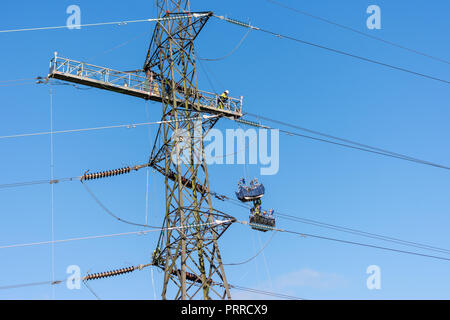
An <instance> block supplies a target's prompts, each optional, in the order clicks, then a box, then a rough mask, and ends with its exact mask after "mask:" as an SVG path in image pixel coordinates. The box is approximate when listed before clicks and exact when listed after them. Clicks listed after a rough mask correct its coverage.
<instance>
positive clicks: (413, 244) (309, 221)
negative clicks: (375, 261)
mask: <svg viewBox="0 0 450 320" xmlns="http://www.w3.org/2000/svg"><path fill="white" fill-rule="evenodd" d="M224 200H228V201H230V203H233V204H235V205H237V206H240V207H242V208H245V209H250V206H247V205H244V204H243V203H241V202H240V201H238V200H234V199H231V198H229V197H225V198H224ZM273 215H274V216H277V217H279V218H281V219H287V220H291V221H296V222H300V223H303V224H309V225H314V226H316V227H321V228H326V229H332V230H336V231H340V232H344V233H349V234H354V235H358V236H362V237H366V238H372V239H377V240H382V241H386V242H391V243H396V244H400V245H404V246H409V247H415V248H420V249H423V250H428V251H434V252H439V253H444V254H450V250H448V249H444V248H439V247H435V246H430V245H427V244H423V243H419V242H414V241H407V240H402V239H399V238H394V237H389V236H385V235H380V234H376V233H371V232H366V231H362V230H357V229H353V228H348V227H343V226H338V225H333V224H329V223H324V222H320V221H317V220H312V219H306V218H302V217H298V216H293V215H288V214H285V213H280V212H278V211H277V210H275V212H274V213H273Z"/></svg>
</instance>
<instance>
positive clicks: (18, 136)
mask: <svg viewBox="0 0 450 320" xmlns="http://www.w3.org/2000/svg"><path fill="white" fill-rule="evenodd" d="M205 117H208V118H212V117H216V116H203V117H191V118H180V119H177V120H164V121H155V122H140V123H130V124H120V125H115V126H103V127H92V128H82V129H69V130H59V131H53V132H48V131H46V132H35V133H21V134H14V135H7V136H0V139H10V138H21V137H31V136H42V135H49V134H59V133H74V132H85V131H93V130H105V129H117V128H135V127H139V126H148V125H155V124H164V123H172V122H180V121H190V120H202V119H204V118H205Z"/></svg>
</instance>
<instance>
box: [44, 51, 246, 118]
mask: <svg viewBox="0 0 450 320" xmlns="http://www.w3.org/2000/svg"><path fill="white" fill-rule="evenodd" d="M48 77H49V78H53V79H58V80H63V81H68V82H73V83H77V84H81V85H85V86H89V87H95V88H99V89H103V90H109V91H114V92H118V93H121V94H126V95H130V96H134V97H138V98H142V99H145V100H152V101H156V102H162V101H163V97H162V93H163V92H165V91H168V90H167V88H165V89H166V90H164V91H163V90H162V86H161V80H160V79H158V77H157V76H156V77H151V78H149V77H147V76H146V75H145V74H144V73H143V72H142V71H136V72H135V71H133V72H125V71H117V70H113V69H109V68H104V67H99V66H95V65H92V64H88V63H84V62H80V61H75V60H70V59H67V58H62V57H58V56H57V54H56V53H55V56H54V57H53V58H52V60H51V61H50V71H49V75H48ZM182 91H183V88H181V86H179V87H177V88H176V89H175V91H174V93H175V101H174V99H173V94H170V97H169V96H166V100H168V101H169V103H170V104H172V105H174V104H175V103H176V104H177V106H179V107H180V108H185V98H184V97H185V94H184V92H182ZM189 95H190V99H189V100H190V101H188V102H187V104H188V108H189V109H192V110H196V111H199V112H204V113H210V114H215V115H219V116H224V117H231V118H234V119H237V118H240V117H242V102H243V97H240V99H236V98H232V97H228V98H227V99H226V101H223V100H221V99H220V98H219V95H217V94H215V93H211V92H206V91H200V90H198V91H197V92H190V93H189ZM192 101H196V102H192Z"/></svg>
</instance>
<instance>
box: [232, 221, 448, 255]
mask: <svg viewBox="0 0 450 320" xmlns="http://www.w3.org/2000/svg"><path fill="white" fill-rule="evenodd" d="M236 222H237V223H241V224H243V225H251V224H249V223H248V222H247V221H236ZM272 230H273V231H278V232H283V233H290V234H295V235H298V236H301V237H306V238H307V237H310V238H316V239H322V240H329V241H334V242H340V243H345V244H351V245H356V246H361V247H368V248H374V249H380V250H386V251H391V252H396V253H404V254H409V255H415V256H421V257H425V258H432V259H438V260H445V261H450V258H446V257H440V256H433V255H429V254H425V253H419V252H414V251H406V250H400V249H395V248H389V247H382V246H377V245H372V244H367V243H362V242H356V241H349V240H343V239H337V238H331V237H325V236H321V235H317V234H310V233H304V232H297V231H292V230H285V229H278V228H273V229H272Z"/></svg>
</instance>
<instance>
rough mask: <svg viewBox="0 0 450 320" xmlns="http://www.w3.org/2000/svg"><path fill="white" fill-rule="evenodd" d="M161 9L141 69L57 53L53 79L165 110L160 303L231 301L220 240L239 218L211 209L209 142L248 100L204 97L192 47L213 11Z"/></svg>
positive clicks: (175, 3) (166, 3) (179, 1)
mask: <svg viewBox="0 0 450 320" xmlns="http://www.w3.org/2000/svg"><path fill="white" fill-rule="evenodd" d="M156 3H157V12H158V21H157V25H156V27H155V30H154V32H153V36H152V40H151V43H150V47H149V50H148V53H147V57H146V60H145V64H144V68H143V69H142V70H136V71H117V70H113V69H110V68H106V67H99V66H95V65H91V64H88V63H84V62H80V61H75V60H71V59H67V58H62V57H59V56H58V54H57V52H55V55H54V57H53V59H52V60H51V61H50V71H49V78H54V79H59V80H63V81H69V82H73V83H77V84H82V85H86V86H91V87H95V88H99V89H103V90H108V91H113V92H116V93H120V94H126V95H130V96H134V97H138V98H142V99H145V100H152V101H156V102H160V103H162V120H163V122H162V124H161V125H160V127H159V129H158V134H157V136H156V140H155V144H154V146H153V150H152V152H151V155H150V159H149V162H148V166H151V167H152V168H154V169H155V170H156V171H158V172H159V173H161V174H163V175H164V176H165V197H166V201H165V202H166V209H165V215H164V222H163V231H162V232H161V234H160V237H159V241H158V244H157V247H156V249H155V250H154V252H153V254H152V260H153V264H154V265H155V266H158V267H160V268H161V269H163V270H164V284H163V290H162V298H163V299H167V298H168V294H170V295H171V294H172V293H171V292H170V293H168V288H169V286H170V284H172V285H174V288H175V294H174V295H173V298H174V299H194V298H199V297H200V296H201V297H203V299H212V298H220V299H231V295H230V289H229V288H230V286H229V284H228V281H227V278H226V276H225V270H224V267H223V263H222V258H221V256H220V250H219V246H218V243H217V240H218V239H219V238H220V236H221V235H222V234H223V232H225V230H226V229H227V228H228V227H229V226H230V225H231V223H233V222H234V218H232V217H230V216H228V215H226V214H224V213H221V212H219V211H217V210H215V209H214V208H213V206H212V202H211V197H218V196H217V195H215V194H214V193H212V192H210V191H209V190H210V189H209V178H208V171H207V167H206V163H205V161H204V146H203V138H204V137H205V135H206V134H207V133H208V131H209V130H210V129H211V128H212V127H213V126H214V125H215V124H216V122H217V121H218V120H219V118H220V117H222V116H225V117H228V118H234V119H237V118H240V117H241V116H242V97H241V98H240V99H236V98H232V97H227V98H226V99H223V98H221V97H219V96H218V95H217V94H215V93H209V92H205V91H200V90H198V86H197V72H196V65H195V54H194V40H195V39H196V38H197V36H198V34H199V33H200V31H201V30H202V28H203V27H204V26H205V24H206V22H207V21H208V19H209V18H210V17H211V16H212V12H196V13H191V12H190V8H189V0H156ZM129 171H131V170H128V171H127V172H129ZM102 177H103V176H102ZM218 198H220V197H218ZM200 292H201V293H200Z"/></svg>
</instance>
